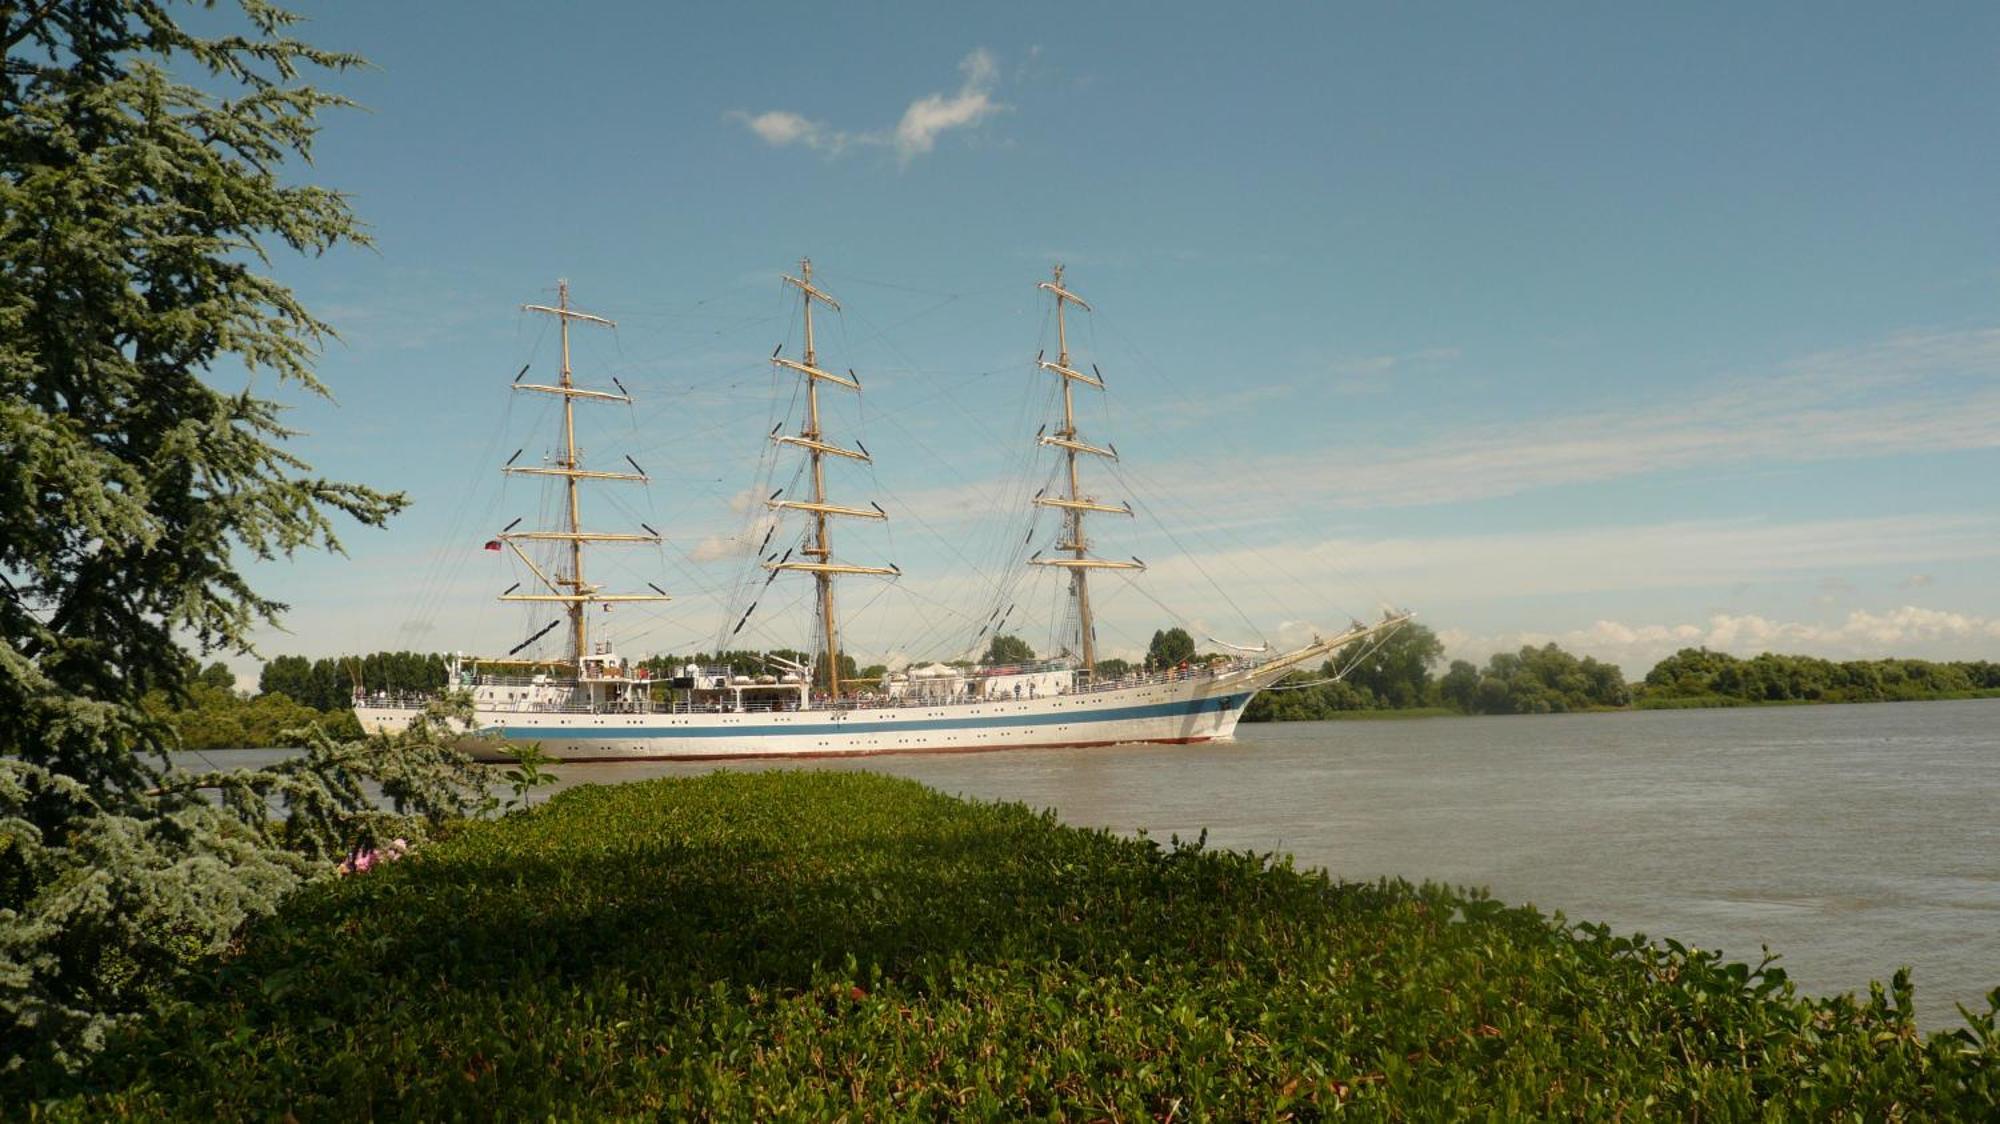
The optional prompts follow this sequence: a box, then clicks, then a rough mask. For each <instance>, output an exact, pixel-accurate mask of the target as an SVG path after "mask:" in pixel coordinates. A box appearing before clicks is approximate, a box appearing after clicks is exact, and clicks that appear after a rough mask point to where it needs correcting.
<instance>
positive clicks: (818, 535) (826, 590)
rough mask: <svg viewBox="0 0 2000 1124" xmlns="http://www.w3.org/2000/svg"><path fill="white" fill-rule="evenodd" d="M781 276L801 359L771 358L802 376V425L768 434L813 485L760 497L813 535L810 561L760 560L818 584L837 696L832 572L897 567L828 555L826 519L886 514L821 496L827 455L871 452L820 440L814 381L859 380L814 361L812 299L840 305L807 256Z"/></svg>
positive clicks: (830, 691)
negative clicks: (794, 310) (804, 496)
mask: <svg viewBox="0 0 2000 1124" xmlns="http://www.w3.org/2000/svg"><path fill="white" fill-rule="evenodd" d="M785 281H786V283H787V284H790V285H793V286H795V287H797V289H798V290H799V294H800V296H801V297H802V298H803V303H804V305H805V345H806V350H805V361H804V362H802V363H798V362H793V361H792V360H790V359H786V358H784V357H782V356H780V355H777V354H775V353H773V354H772V356H771V362H772V363H773V364H774V365H776V366H779V367H783V368H785V369H786V370H789V371H796V372H798V373H799V374H800V375H802V376H804V378H805V381H806V420H805V425H804V426H802V427H801V428H800V429H799V432H798V433H797V435H793V434H786V433H774V434H772V437H771V439H772V440H773V441H776V442H777V443H779V444H781V445H796V446H798V447H800V448H802V449H804V450H805V451H806V456H807V457H808V458H809V459H810V461H811V465H812V489H813V490H812V498H811V499H810V500H786V499H779V498H778V497H777V494H776V493H773V494H772V496H771V498H770V499H768V500H766V501H764V502H765V505H766V506H768V507H770V508H771V509H772V510H773V511H786V510H789V511H803V512H807V513H809V514H810V515H811V516H812V520H813V536H812V541H811V542H810V543H809V544H807V545H806V546H804V547H802V548H800V551H799V553H801V554H804V555H805V556H806V557H807V558H808V559H810V561H796V562H795V561H792V560H791V559H789V558H786V559H783V560H780V561H777V562H767V563H765V568H766V569H768V570H773V571H777V570H803V571H805V572H807V573H810V574H812V575H813V580H814V582H815V583H816V584H817V585H818V586H819V623H820V632H821V634H822V635H823V636H824V637H825V640H826V650H825V658H826V689H827V697H828V698H838V697H839V696H840V640H839V633H838V625H837V622H836V619H835V616H834V612H833V577H834V575H835V574H884V575H890V576H894V575H897V574H900V573H901V571H900V570H898V569H896V568H895V567H893V566H854V565H849V564H847V563H844V562H835V561H834V560H833V542H832V539H831V538H830V537H829V536H828V533H827V531H828V520H829V519H831V518H834V517H837V516H838V517H846V518H850V519H875V520H883V519H887V518H888V517H889V516H888V515H887V513H885V512H884V511H883V510H882V508H881V506H880V505H877V504H872V503H871V504H870V505H869V506H867V507H847V506H843V505H841V504H836V503H829V502H828V501H827V496H826V458H827V457H830V456H832V457H845V458H847V459H849V460H857V461H863V462H872V458H871V457H869V455H868V452H867V450H865V449H848V448H843V447H842V446H839V445H835V444H832V443H830V442H828V441H827V440H826V434H825V431H824V430H823V429H821V427H820V420H819V384H820V383H822V382H828V383H832V384H833V385H835V386H838V387H843V388H845V389H847V390H852V391H855V392H856V393H859V392H860V390H861V383H860V380H858V379H856V378H854V377H853V376H854V372H853V371H849V372H847V374H845V375H839V374H835V373H834V372H832V371H824V370H821V369H820V368H819V366H818V363H819V355H818V353H817V351H816V350H815V349H814V347H813V302H814V301H818V302H819V303H821V304H823V305H826V306H827V307H828V308H831V309H833V310H834V311H835V312H838V311H840V302H839V301H837V300H835V299H834V298H833V296H832V295H831V294H829V293H827V292H826V291H825V290H823V289H820V288H818V287H817V286H815V285H814V284H813V283H812V259H811V258H801V259H799V276H797V277H793V276H790V275H789V274H788V275H786V276H785Z"/></svg>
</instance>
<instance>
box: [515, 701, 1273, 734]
mask: <svg viewBox="0 0 2000 1124" xmlns="http://www.w3.org/2000/svg"><path fill="white" fill-rule="evenodd" d="M1249 701H1250V693H1249V692H1245V693H1242V694H1235V695H1212V696H1210V697H1208V698H1200V699H1183V700H1180V701H1178V702H1168V703H1148V704H1147V705H1145V706H1124V707H1117V708H1114V709H1111V710H1089V709H1080V710H1065V711H1046V712H1043V713H1041V714H1016V715H1005V714H996V715H990V716H989V715H980V716H977V717H975V716H973V715H969V714H968V715H958V716H955V717H951V718H920V719H904V720H902V721H891V722H870V721H867V720H865V719H863V720H859V721H837V722H816V723H812V724H810V725H808V724H805V723H787V724H784V725H773V726H734V725H732V726H721V725H717V726H708V725H702V726H694V725H688V726H598V727H591V726H501V727H499V728H498V731H499V734H500V736H501V737H503V738H506V739H507V740H508V741H522V740H528V739H533V738H551V737H555V738H568V739H569V740H572V741H605V740H612V739H618V738H668V739H672V738H757V737H782V736H791V737H805V736H810V735H813V734H871V735H872V734H893V733H904V732H908V731H916V730H976V729H991V728H994V727H1002V726H1056V725H1095V724H1096V723H1099V722H1123V721H1131V720H1133V719H1140V718H1171V717H1177V716H1181V715H1194V714H1202V713H1209V712H1213V713H1224V712H1227V711H1230V710H1234V709H1236V708H1238V707H1241V706H1243V705H1245V704H1247V703H1248V702H1249ZM487 732H490V729H489V731H487Z"/></svg>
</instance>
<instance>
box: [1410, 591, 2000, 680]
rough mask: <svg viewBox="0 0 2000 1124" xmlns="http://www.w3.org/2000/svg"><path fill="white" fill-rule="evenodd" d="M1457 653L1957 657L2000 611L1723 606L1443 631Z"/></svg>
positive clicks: (1651, 660)
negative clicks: (1678, 617) (1697, 651)
mask: <svg viewBox="0 0 2000 1124" xmlns="http://www.w3.org/2000/svg"><path fill="white" fill-rule="evenodd" d="M1438 637H1439V639H1441V640H1443V641H1444V645H1445V650H1446V652H1447V654H1449V655H1450V656H1451V657H1452V658H1454V659H1468V660H1471V661H1473V662H1475V663H1481V662H1484V661H1485V659H1486V657H1487V656H1490V655H1491V654H1493V653H1494V652H1502V651H1513V650H1516V649H1518V648H1521V647H1523V646H1524V645H1534V646H1537V647H1539V646H1540V645H1543V644H1548V643H1555V644H1559V645H1561V646H1562V647H1563V648H1564V649H1566V650H1568V651H1571V652H1574V653H1576V654H1578V655H1587V656H1595V657H1597V658H1598V659H1601V660H1607V661H1610V662H1612V663H1616V664H1618V665H1619V666H1620V667H1623V668H1624V669H1625V670H1626V672H1627V673H1628V674H1632V675H1638V674H1642V673H1643V672H1644V671H1646V670H1647V669H1648V668H1650V667H1652V666H1653V665H1654V664H1656V663H1658V662H1659V661H1660V660H1662V659H1664V658H1666V657H1667V656H1669V655H1672V654H1673V653H1674V652H1677V651H1679V650H1681V649H1682V648H1708V649H1711V650H1713V651H1718V652H1728V653H1730V654H1732V655H1737V656H1753V655H1757V654H1758V653H1761V652H1784V653H1791V654H1800V655H1814V656H1820V657H1823V658H1828V659H1882V658H1886V657H1890V656H1905V657H1911V656H1915V657H1923V656H1928V657H1930V658H1936V659H1949V658H1955V657H1968V658H1969V657H1972V656H1976V655H1980V654H1983V653H1985V652H1987V651H1990V649H1991V647H1992V645H1993V642H1994V641H1995V640H2000V619H1993V618H1988V617H1981V616H1974V615H1970V614H1966V613H1954V612H1949V611H1946V610H1942V609H1928V608H1924V607H1921V606H1917V605H1903V606H1900V607H1898V608H1895V609H1890V610H1888V611H1886V612H1880V613H1876V612H1869V611H1868V610H1865V609H1855V610H1852V611H1851V612H1849V613H1848V614H1847V616H1846V617H1845V618H1843V619H1840V620H1838V621H1834V622H1832V623H1826V622H1819V621H1786V620H1775V619H1773V618H1770V617H1765V616H1760V615H1758V614H1755V613H1715V614H1713V615H1711V616H1709V617H1708V618H1707V619H1706V620H1703V621H1701V622H1699V623H1694V622H1688V623H1680V624H1626V623H1623V622H1620V621H1612V620H1600V621H1595V622H1593V623H1592V624H1591V625H1590V626H1589V627H1587V628H1577V629H1570V630H1567V631H1563V632H1516V633H1504V634H1494V635H1483V636H1482V635H1475V634H1472V633H1468V632H1465V631H1463V630H1459V629H1444V630H1442V631H1440V632H1439V633H1438Z"/></svg>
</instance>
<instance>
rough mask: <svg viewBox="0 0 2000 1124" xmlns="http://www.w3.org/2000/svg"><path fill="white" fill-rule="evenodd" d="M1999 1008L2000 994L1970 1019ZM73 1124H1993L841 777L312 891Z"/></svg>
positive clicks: (1503, 972)
mask: <svg viewBox="0 0 2000 1124" xmlns="http://www.w3.org/2000/svg"><path fill="white" fill-rule="evenodd" d="M1994 999H1995V1002H1996V1005H2000V992H1996V993H1995V996H1994ZM118 1045H119V1046H120V1048H119V1049H117V1050H115V1051H111V1052H109V1053H108V1054H107V1055H106V1057H107V1058H114V1057H115V1058H119V1059H124V1060H121V1061H106V1062H104V1063H102V1064H101V1065H100V1067H99V1068H98V1069H97V1070H96V1071H95V1072H94V1073H92V1074H91V1075H90V1076H89V1080H90V1081H91V1082H92V1084H93V1088H94V1090H95V1091H75V1090H72V1091H71V1092H70V1093H69V1094H68V1099H65V1100H60V1101H56V1102H52V1103H51V1104H49V1105H48V1106H47V1107H49V1108H50V1109H52V1110H53V1114H54V1115H55V1116H58V1117H71V1116H98V1115H109V1114H129V1115H133V1116H137V1117H141V1118H147V1117H155V1116H199V1117H204V1118H208V1117H222V1118H243V1117H254V1118H261V1119H275V1118H279V1117H283V1116H285V1115H286V1114H288V1113H289V1114H291V1115H293V1116H296V1117H297V1118H298V1119H302V1120H311V1119H355V1118H368V1117H392V1118H411V1119H440V1118H458V1117H479V1118H500V1119H526V1118H536V1119H540V1118H564V1119H569V1118H600V1117H621V1116H646V1117H652V1116H655V1115H659V1114H671V1115H697V1116H713V1117H724V1118H731V1119H768V1118H793V1119H798V1118H812V1119H821V1118H830V1117H836V1116H847V1117H850V1118H856V1119H860V1118H868V1119H876V1118H892V1117H893V1118H901V1117H936V1116H941V1115H950V1116H961V1115H963V1116H975V1117H1009V1118H1012V1117H1022V1116H1055V1117H1065V1118H1088V1119H1098V1118H1110V1117H1117V1118H1134V1119H1136V1118H1168V1117H1171V1118H1174V1119H1203V1118H1213V1119H1269V1118H1279V1117H1284V1116H1287V1115H1290V1116H1292V1117H1296V1118H1317V1117H1322V1116H1327V1115H1330V1114H1332V1113H1334V1112H1335V1111H1340V1110H1350V1111H1351V1110H1359V1111H1361V1112H1362V1113H1363V1114H1364V1115H1366V1116H1370V1117H1380V1116H1384V1115H1410V1116H1419V1117H1426V1118H1428V1117H1439V1116H1460V1115H1467V1116H1474V1115H1476V1116H1493V1117H1498V1118H1502V1119H1522V1118H1547V1117H1553V1116H1584V1117H1590V1118H1596V1119H1607V1118H1617V1117H1627V1118H1644V1117H1653V1118H1676V1119H1689V1118H1696V1117H1700V1118H1711V1117H1713V1118H1722V1119H1744V1118H1756V1117H1764V1118H1777V1119H1830V1118H1843V1119H1845V1118H1858V1119H1892V1118H1899V1117H1902V1118H1925V1117H1928V1118H1958V1119H1974V1118H1991V1116H1992V1114H1993V1112H1994V1111H1995V1108H1996V1105H2000V1081H1996V1072H2000V1067H1996V1062H2000V1036H1997V1035H1996V1033H1995V1030H1994V1020H1993V1015H1992V1014H1990V1013H1989V1014H1985V1015H1981V1016H1979V1017H1978V1018H1977V1019H1973V1020H1969V1021H1968V1024H1967V1027H1966V1029H1963V1030H1961V1031H1958V1032H1956V1033H1953V1034H1941V1035H1934V1036H1931V1037H1925V1036H1924V1035H1922V1034H1920V1033H1919V1032H1918V1031H1917V1029H1916V1027H1915V1023H1914V1021H1913V1014H1912V1008H1911V1001H1910V991H1909V987H1908V983H1907V980H1906V979H1904V978H1903V977H1901V976H1899V977H1898V978H1897V979H1896V981H1895V982H1894V983H1892V984H1891V985H1890V987H1889V988H1888V989H1887V990H1883V989H1880V988H1878V989H1877V990H1876V991H1875V993H1874V994H1872V995H1870V996H1869V997H1867V998H1865V999H1859V1000H1857V999H1853V998H1847V997H1842V998H1835V999H1828V1000H1819V999H1808V998H1802V997H1800V996H1798V995H1797V994H1795V993H1794V991H1793V988H1792V985H1791V984H1790V983H1788V982H1787V981H1786V979H1785V977H1784V973H1783V972H1782V971H1781V970H1779V969H1777V968H1775V967H1773V966H1771V965H1770V964H1769V963H1768V962H1767V963H1765V964H1762V965H1749V964H1743V963H1736V962H1730V961H1727V960H1725V959H1723V958H1722V957H1721V956H1719V955H1718V954H1716V953H1712V952H1707V951H1698V950H1694V949H1688V948H1684V947H1682V946H1680V945H1678V944H1675V943H1673V942H1671V941H1669V942H1666V943H1665V944H1664V945H1655V944H1651V943H1648V942H1647V941H1645V940H1644V939H1643V938H1627V937H1620V936H1616V935H1614V934H1612V933H1611V932H1610V931H1608V930H1607V929H1605V928H1603V927H1601V926H1593V925H1570V924H1567V923H1565V922H1564V921H1563V920H1562V919H1561V918H1560V917H1559V916H1558V917H1556V918H1553V919H1552V918H1549V917H1545V916H1543V915H1542V914H1540V913H1537V912H1536V911H1534V910H1533V909H1526V908H1510V907H1507V906H1504V905H1502V904H1500V903H1498V902H1494V901H1490V900H1488V899H1487V898H1486V897H1485V896H1484V895H1483V894H1480V893H1477V892H1471V893H1467V892H1459V891H1453V890H1449V889H1446V888H1443V887H1439V886H1434V885H1425V886H1412V885H1409V884H1407V883H1403V882H1380V883H1374V884H1341V883H1335V882H1332V881H1329V880H1328V879H1327V878H1326V877H1325V876H1323V875H1321V874H1319V873H1306V872H1300V871H1296V870H1294V869H1292V868H1291V866H1290V865H1289V863H1288V862H1287V861H1285V860H1276V861H1273V860H1272V859H1271V858H1270V857H1269V856H1258V855H1252V854H1232V853H1219V852H1214V851H1209V850H1206V849H1204V848H1203V847H1202V846H1201V845H1200V844H1199V843H1196V844H1192V845H1173V846H1167V847H1161V846H1158V845H1156V844H1154V843H1152V842H1150V841H1147V840H1145V839H1139V840H1130V839H1123V838H1119V837H1117V836H1113V835H1111V834H1108V833H1105V832H1093V831H1083V830H1077V829H1072V828H1066V827H1063V826H1061V825H1059V824H1058V823H1056V821H1055V820H1054V818H1053V816H1052V815H1048V814H1042V815H1037V814H1035V813H1032V812H1030V811H1028V810H1027V809H1025V808H1023V807H1020V806H1018V805H987V804H968V803H965V802H961V801H958V800H955V799H950V798H947V797H944V796H941V795H938V794H936V793H934V792H931V791H928V790H926V789H924V788H922V787H920V786H918V785H916V784H914V783H912V782H908V781H901V780H891V779H886V778H881V777H876V776H871V775H867V774H853V773H823V774H802V773H757V774H731V773H718V774H713V775H709V776H704V777H701V778H698V779H689V780H667V781H654V782H649V783H644V784H634V785H625V786H619V787H603V788H593V787H586V788H577V789H572V790H570V791H568V792H565V793H562V794H561V795H559V796H557V797H556V798H555V799H554V800H552V801H551V802H550V803H549V804H548V805H547V806H545V807H543V808H541V809H539V810H537V811H535V812H532V813H530V814H528V815H525V816H520V817H513V818H509V819H506V820H503V821H498V822H482V823H473V824H469V825H467V826H465V827H464V828H463V829H462V830H459V831H457V832H456V833H455V834H454V835H452V836H451V837H450V838H449V839H447V840H444V841H442V842H439V843H436V844H434V845H432V846H431V847H429V848H428V849H425V850H422V851H419V852H418V853H416V854H415V855H413V856H412V857H410V858H408V859H406V860H404V861H402V862H399V863H395V864H393V865H391V866H388V867H383V868H378V869H377V870H376V871H374V872H373V873H370V874H368V875H366V876H360V877H353V878H348V879H343V880H340V881H338V882H336V883H333V884H323V885H320V886H317V887H315V888H312V889H308V890H307V891H305V892H303V893H301V894H300V895H299V896H297V897H296V898H294V899H292V901H291V902H290V903H289V904H288V905H287V906H286V907H285V908H284V909H283V910H282V911H281V912H280V913H279V915H278V916H277V917H275V918H273V919H271V920H270V921H267V922H264V923H262V924H259V925H258V926H256V927H255V928H254V929H253V930H252V931H251V932H250V933H249V934H248V936H247V939H246V941H245V943H244V947H243V949H242V952H241V953H240V955H237V956H235V957H233V958H231V959H229V960H228V961H227V962H226V963H223V964H221V965H220V966H219V967H217V968H216V969H215V970H214V971H213V972H212V973H211V974H209V975H208V976H207V977H206V982H205V983H204V985H203V986H202V987H201V988H200V989H199V990H197V991H195V992H193V993H191V994H189V995H187V996H186V997H185V998H184V999H183V1000H182V1001H180V1002H177V1003H175V1004H172V1005H170V1006H167V1007H165V1008H164V1009H163V1011H162V1013H161V1014H160V1015H159V1016H158V1017H157V1018H155V1019H154V1020H153V1021H152V1022H151V1023H150V1025H149V1026H148V1027H147V1028H146V1029H145V1030H143V1031H140V1032H137V1033H135V1034H134V1035H133V1036H132V1037H130V1038H129V1039H127V1040H125V1041H123V1042H121V1043H119V1044H118Z"/></svg>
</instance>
